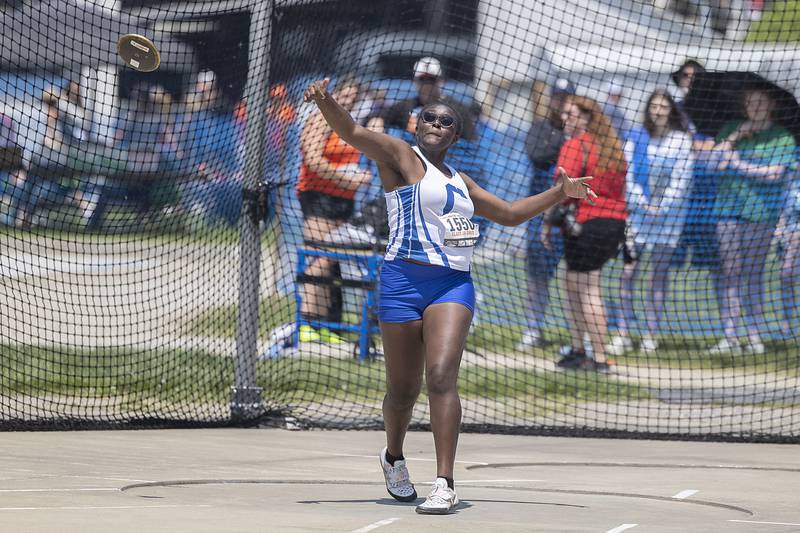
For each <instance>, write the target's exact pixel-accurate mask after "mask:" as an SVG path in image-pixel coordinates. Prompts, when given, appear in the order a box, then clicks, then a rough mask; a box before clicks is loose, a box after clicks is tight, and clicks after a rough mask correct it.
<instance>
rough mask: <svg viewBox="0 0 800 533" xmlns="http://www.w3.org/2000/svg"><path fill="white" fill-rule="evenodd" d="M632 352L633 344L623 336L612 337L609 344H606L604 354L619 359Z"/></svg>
mask: <svg viewBox="0 0 800 533" xmlns="http://www.w3.org/2000/svg"><path fill="white" fill-rule="evenodd" d="M632 351H633V342H632V341H631V339H630V338H629V337H626V336H624V335H614V337H613V338H612V339H611V342H609V343H608V344H606V354H608V355H614V356H616V357H619V356H620V355H625V354H626V353H628V352H632Z"/></svg>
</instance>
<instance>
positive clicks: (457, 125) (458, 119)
mask: <svg viewBox="0 0 800 533" xmlns="http://www.w3.org/2000/svg"><path fill="white" fill-rule="evenodd" d="M436 106H443V107H446V108H447V109H449V110H450V113H451V114H452V115H453V119H455V131H456V135H461V127H462V124H463V123H464V122H463V118H462V117H461V113H459V112H458V110H457V109H456V108H455V107H453V106H452V105H450V104H448V103H447V102H444V101H442V100H436V101H435V102H431V103H430V104H427V105H426V106H424V107H423V108H422V109H420V110H419V115H418V118H422V114H423V113H424V112H425V111H427V110H429V109H431V108H434V107H436Z"/></svg>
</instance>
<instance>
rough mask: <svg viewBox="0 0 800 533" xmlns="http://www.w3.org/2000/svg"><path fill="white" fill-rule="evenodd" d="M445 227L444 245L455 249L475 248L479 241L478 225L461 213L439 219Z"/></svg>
mask: <svg viewBox="0 0 800 533" xmlns="http://www.w3.org/2000/svg"><path fill="white" fill-rule="evenodd" d="M439 220H441V221H442V224H443V225H444V245H445V246H452V247H454V248H468V247H470V246H475V243H476V242H477V241H478V235H479V232H478V225H477V224H475V223H474V222H472V221H471V220H470V219H468V218H466V217H465V216H463V215H461V214H459V213H447V214H446V215H442V216H440V217H439Z"/></svg>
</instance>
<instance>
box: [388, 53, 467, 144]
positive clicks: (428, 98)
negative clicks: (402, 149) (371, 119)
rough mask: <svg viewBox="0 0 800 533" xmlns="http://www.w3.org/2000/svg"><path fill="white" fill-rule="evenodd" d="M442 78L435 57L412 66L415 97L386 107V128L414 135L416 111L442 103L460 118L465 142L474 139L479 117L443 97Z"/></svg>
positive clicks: (459, 104) (420, 60)
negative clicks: (415, 90) (476, 118)
mask: <svg viewBox="0 0 800 533" xmlns="http://www.w3.org/2000/svg"><path fill="white" fill-rule="evenodd" d="M443 85H444V75H443V72H442V65H441V63H440V62H439V60H438V59H436V58H435V57H423V58H421V59H419V60H418V61H417V62H416V63H414V86H415V87H416V88H417V95H416V96H413V97H411V98H407V99H405V100H401V101H399V102H397V103H396V104H394V105H393V106H391V107H389V109H387V110H386V113H385V114H384V116H383V119H384V124H385V127H387V128H397V129H401V130H403V131H405V132H408V133H410V134H413V133H414V132H415V131H416V117H417V114H418V113H419V110H420V109H422V108H423V107H425V106H426V105H429V104H432V103H434V102H442V103H445V104H447V105H449V106H450V107H452V108H453V110H454V111H455V112H456V113H458V114H459V115H460V116H461V119H462V131H461V136H462V137H463V138H464V139H467V140H473V139H475V117H476V116H477V115H478V114H479V111H477V105H476V106H470V107H474V108H475V109H469V108H467V107H466V106H464V105H463V104H462V103H461V102H459V101H457V100H454V99H452V98H450V97H448V96H447V95H445V94H442V87H443Z"/></svg>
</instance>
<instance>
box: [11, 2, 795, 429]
mask: <svg viewBox="0 0 800 533" xmlns="http://www.w3.org/2000/svg"><path fill="white" fill-rule="evenodd" d="M795 9H796V3H795V2H780V1H773V2H769V1H768V2H764V0H739V1H733V2H722V1H713V0H698V1H692V2H683V1H677V0H663V1H662V0H653V1H652V2H651V1H644V2H643V1H632V0H631V1H628V0H614V1H612V0H567V1H565V0H537V1H535V2H534V1H528V0H432V1H418V0H332V1H315V2H307V1H300V0H297V1H293V0H277V1H275V2H269V1H267V2H250V1H247V0H226V1H219V2H189V3H170V2H159V1H145V0H139V1H137V0H121V1H99V0H98V1H96V2H91V1H79V0H59V1H47V2H39V1H18V2H6V3H5V4H4V7H3V8H2V11H0V34H1V36H0V43H1V44H2V46H1V47H0V50H2V51H1V52H0V98H1V100H0V119H2V124H1V126H2V130H1V131H2V135H0V143H2V146H0V150H1V151H2V168H1V170H0V193H2V196H1V197H0V224H2V226H0V240H2V247H1V248H0V281H1V283H0V293H1V294H2V301H3V306H2V307H0V343H1V345H2V349H1V350H0V428H6V429H25V428H53V427H55V428H57V427H104V426H113V425H169V426H178V425H194V424H197V425H208V424H229V423H254V422H255V423H258V422H264V423H269V422H275V421H277V422H278V423H280V424H284V423H288V424H289V425H291V426H301V427H309V426H315V427H320V426H321V427H344V428H377V427H381V425H382V418H381V416H382V415H381V402H382V399H383V395H384V390H385V380H386V373H385V370H384V363H383V351H384V346H383V343H382V341H381V336H380V333H379V329H378V321H377V313H378V305H377V302H378V299H379V295H378V294H377V287H378V279H379V273H380V268H381V264H382V262H383V256H384V252H385V250H386V247H387V245H388V246H389V248H390V250H393V253H397V255H398V256H399V257H402V256H403V253H405V252H404V250H406V248H403V245H402V243H393V242H389V239H390V235H389V229H388V224H389V220H388V218H387V212H386V200H385V198H384V194H383V192H384V191H383V189H382V187H381V182H380V180H379V179H378V167H377V165H376V164H375V163H374V162H373V161H370V160H369V159H367V158H366V156H364V155H363V154H360V153H358V152H357V151H355V150H354V149H352V148H350V147H348V146H347V145H346V144H344V143H343V142H339V141H338V140H337V138H336V137H335V136H333V137H332V136H331V132H330V128H329V127H328V126H327V125H326V123H325V121H324V120H322V119H321V118H320V115H319V113H318V111H317V108H316V106H314V105H313V104H307V103H303V101H302V96H303V91H304V90H305V89H306V87H308V85H309V83H311V82H312V81H314V80H318V79H322V78H326V77H327V78H331V85H330V88H331V90H332V91H333V96H334V97H335V98H336V99H337V100H338V101H339V102H340V103H342V104H344V105H345V106H346V107H347V110H348V111H350V113H351V115H352V116H353V118H354V119H355V120H356V121H357V122H358V123H359V124H361V125H363V126H366V127H367V128H369V129H372V130H375V131H383V132H386V133H388V134H389V135H391V136H394V137H396V138H399V139H403V140H404V141H406V142H408V143H409V144H414V143H415V142H416V141H415V135H414V131H415V127H416V124H417V122H418V120H421V119H420V118H419V117H418V113H419V110H420V109H421V108H422V107H423V106H424V105H425V104H426V103H428V102H430V101H437V100H438V101H442V100H443V101H445V102H447V103H448V104H449V105H450V107H451V108H452V109H451V110H452V111H454V112H455V113H456V114H457V115H458V116H459V119H460V120H459V123H460V124H459V125H460V129H461V137H460V139H459V140H458V142H457V143H456V144H455V145H453V146H452V147H451V148H450V150H449V153H448V159H447V161H448V163H449V164H450V165H452V167H454V168H455V169H456V170H458V171H459V172H461V173H463V174H465V175H467V176H469V177H470V178H471V179H472V180H473V181H474V182H475V183H476V184H477V185H479V186H480V187H482V188H484V189H485V190H487V191H488V192H490V193H492V194H494V195H497V196H499V197H500V198H503V199H505V200H515V199H518V198H522V197H525V196H527V195H529V194H535V193H540V192H543V191H545V190H547V189H548V188H550V187H551V186H552V185H553V183H554V179H555V175H556V171H555V167H556V166H558V165H561V166H564V167H565V168H566V169H567V170H568V171H569V173H571V174H592V175H594V176H595V178H594V181H593V182H592V186H593V188H594V189H595V190H596V191H597V192H598V194H599V196H600V198H599V199H598V201H597V205H596V206H589V205H588V204H587V203H586V202H581V203H580V204H579V205H578V207H577V209H576V210H571V209H570V208H567V207H564V208H558V209H555V210H554V212H553V213H551V214H550V215H549V216H548V217H543V216H539V217H536V218H535V219H533V220H531V221H530V222H526V223H523V224H520V225H517V226H503V225H501V224H499V223H496V222H492V221H491V220H489V219H487V218H486V216H483V217H480V216H476V217H475V218H474V219H473V221H474V222H477V223H478V225H479V227H480V239H479V241H478V244H477V246H476V247H475V253H474V256H473V259H472V275H473V279H474V283H475V288H476V310H475V315H474V319H473V322H472V326H471V330H470V334H469V337H468V339H467V344H466V349H465V352H464V355H463V361H462V364H461V370H460V375H459V392H460V395H461V399H462V403H463V406H464V416H463V422H464V425H465V427H467V428H468V429H474V430H483V431H497V432H518V433H544V432H547V433H566V434H584V435H588V434H591V435H607V436H617V435H624V436H651V437H652V436H661V437H678V438H701V439H714V438H725V439H748V440H775V441H794V442H797V441H798V437H799V436H800V392H798V368H800V347H799V346H798V325H799V324H798V316H797V314H796V312H795V308H796V307H797V298H796V297H797V294H796V287H797V285H798V281H800V280H799V279H798V278H799V277H800V181H798V179H797V175H798V174H797V172H798V169H797V151H796V146H797V141H798V140H800V108H799V107H798V104H797V100H796V95H797V94H798V90H800V86H799V85H798V77H797V72H798V67H800V46H798V43H797V41H798V39H800V35H798V33H797V30H796V27H797V24H796V22H795V19H796V18H797V17H798V15H797V12H796V11H795ZM125 34H141V35H144V36H146V37H148V38H149V39H151V40H152V41H153V42H154V43H155V45H156V46H157V48H158V49H159V50H160V54H161V64H160V67H159V68H158V69H157V70H155V71H154V72H149V73H145V72H140V71H137V70H134V69H133V68H131V67H129V66H126V65H125V64H124V62H123V61H122V59H121V58H120V56H119V54H118V50H117V43H118V40H119V38H120V37H121V36H122V35H125ZM440 120H441V119H440ZM582 132H585V133H582ZM409 190H412V189H409ZM413 190H416V189H413ZM404 194H405V193H404ZM404 194H400V192H397V193H393V195H390V196H391V197H392V198H396V200H397V201H398V202H400V203H401V204H402V202H404V201H405V200H404V199H403V198H406V196H407V197H408V198H407V199H408V201H409V202H412V203H411V204H409V205H412V204H413V201H414V200H413V198H412V196H411V195H404ZM451 196H452V194H451ZM451 200H452V198H451ZM390 201H392V200H390ZM403 205H404V204H403ZM412 212H414V213H415V211H414V208H413V207H412V208H411V211H408V213H412ZM484 214H485V215H489V216H490V217H494V218H497V216H498V215H497V213H484ZM545 218H546V220H547V221H545ZM398 220H399V219H398ZM399 223H400V224H401V225H402V224H406V223H408V224H410V225H408V226H407V227H408V229H409V231H411V228H412V225H413V226H416V227H419V228H422V229H421V230H420V231H422V230H424V229H425V227H431V228H432V227H433V226H417V224H418V222H417V221H415V220H409V221H405V220H399ZM426 224H427V222H426ZM548 228H551V229H550V232H549V234H548V232H547V229H548ZM393 246H394V248H393ZM408 253H409V254H411V252H410V251H409V252H408ZM419 253H422V254H424V256H425V257H427V258H430V261H431V262H434V263H436V262H437V261H438V259H436V257H437V255H436V254H437V253H438V252H436V251H435V250H433V248H430V249H425V250H422V251H421V252H419ZM414 257H416V258H417V259H419V257H422V256H414ZM604 361H606V362H607V363H608V368H609V369H610V372H609V373H606V372H605V370H606V367H605V366H604V364H603V362H604ZM565 367H566V368H565ZM417 406H418V408H417V410H416V411H415V414H414V417H413V420H412V424H413V425H415V426H424V425H425V424H426V423H427V421H428V420H429V412H428V408H427V398H426V397H425V395H424V393H423V396H422V397H421V398H420V401H419V402H418V404H417Z"/></svg>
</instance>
